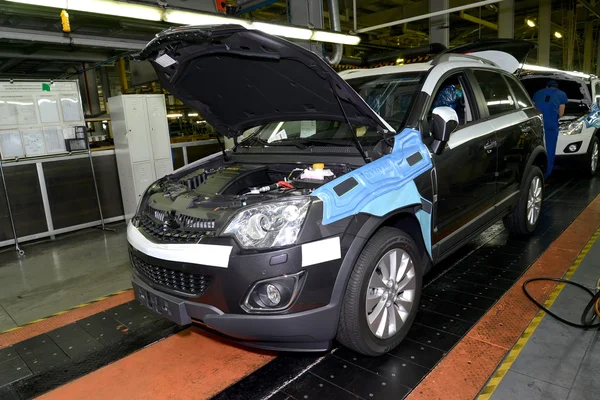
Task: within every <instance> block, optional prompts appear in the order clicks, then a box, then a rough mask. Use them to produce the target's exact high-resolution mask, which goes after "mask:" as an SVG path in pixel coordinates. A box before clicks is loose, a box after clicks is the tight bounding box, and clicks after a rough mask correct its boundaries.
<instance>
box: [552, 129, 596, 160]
mask: <svg viewBox="0 0 600 400" xmlns="http://www.w3.org/2000/svg"><path fill="white" fill-rule="evenodd" d="M588 131H589V132H588ZM592 135H593V130H590V129H587V128H585V130H584V131H583V132H582V133H580V134H579V135H558V140H557V142H556V156H557V157H559V156H560V157H565V158H566V157H576V156H585V155H586V153H587V151H588V147H589V145H590V140H592ZM570 146H574V148H575V149H576V150H575V151H573V150H571V149H570Z"/></svg>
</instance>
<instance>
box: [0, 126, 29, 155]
mask: <svg viewBox="0 0 600 400" xmlns="http://www.w3.org/2000/svg"><path fill="white" fill-rule="evenodd" d="M0 153H1V154H0V155H1V156H2V159H3V160H6V159H8V158H14V157H23V156H24V155H25V152H24V151H23V143H22V141H21V135H20V134H19V132H18V131H16V130H2V131H0Z"/></svg>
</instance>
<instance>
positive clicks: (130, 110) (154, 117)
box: [108, 94, 173, 221]
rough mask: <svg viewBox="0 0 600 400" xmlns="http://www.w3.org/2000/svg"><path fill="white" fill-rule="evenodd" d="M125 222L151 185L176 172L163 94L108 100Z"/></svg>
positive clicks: (125, 96)
mask: <svg viewBox="0 0 600 400" xmlns="http://www.w3.org/2000/svg"><path fill="white" fill-rule="evenodd" d="M108 104H109V108H110V118H111V121H112V128H113V135H114V140H115V153H116V155H117V167H118V168H119V180H120V182H121V195H122V197H123V208H124V210H125V219H126V220H127V221H129V220H130V219H131V217H133V215H134V214H135V211H136V209H137V204H138V202H139V200H140V198H141V197H142V195H143V194H144V192H145V191H146V189H147V188H148V186H150V184H152V182H154V181H155V180H157V179H159V178H162V177H163V176H165V175H168V174H170V173H172V172H173V157H172V155H171V142H170V140H169V125H168V123H167V108H166V106H165V97H164V96H163V95H161V94H143V95H138V94H132V95H123V96H117V97H111V98H110V99H108Z"/></svg>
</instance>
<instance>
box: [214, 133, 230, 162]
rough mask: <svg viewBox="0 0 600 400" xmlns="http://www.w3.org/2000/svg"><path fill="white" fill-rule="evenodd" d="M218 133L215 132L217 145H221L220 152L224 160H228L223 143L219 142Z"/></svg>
mask: <svg viewBox="0 0 600 400" xmlns="http://www.w3.org/2000/svg"><path fill="white" fill-rule="evenodd" d="M219 136H220V135H219V134H218V133H217V142H219V147H221V152H222V153H223V158H224V159H225V161H229V159H228V158H227V153H226V152H225V145H224V144H223V142H221V139H220V138H219Z"/></svg>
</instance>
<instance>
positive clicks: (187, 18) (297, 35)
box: [8, 0, 360, 45]
mask: <svg viewBox="0 0 600 400" xmlns="http://www.w3.org/2000/svg"><path fill="white" fill-rule="evenodd" d="M8 1H10V2H13V3H23V4H31V5H36V6H44V7H54V8H60V9H67V10H74V11H83V12H90V13H96V14H104V15H113V16H118V17H126V18H135V19H143V20H148V21H165V22H168V23H171V24H177V25H198V26H210V25H226V24H235V25H241V26H243V27H244V28H246V29H256V30H259V31H262V32H265V33H268V34H270V35H274V36H281V37H285V38H288V39H299V40H313V41H316V42H327V43H340V44H346V45H357V44H359V43H360V37H359V36H356V35H347V34H343V33H339V32H330V31H321V30H311V29H307V28H301V27H296V26H291V25H280V24H271V23H267V22H260V21H248V20H244V19H241V18H234V17H229V16H225V15H218V14H207V13H197V12H190V11H182V10H173V9H166V10H165V9H162V8H159V7H154V6H146V5H141V4H132V3H125V2H121V1H115V0H8Z"/></svg>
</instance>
